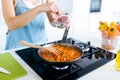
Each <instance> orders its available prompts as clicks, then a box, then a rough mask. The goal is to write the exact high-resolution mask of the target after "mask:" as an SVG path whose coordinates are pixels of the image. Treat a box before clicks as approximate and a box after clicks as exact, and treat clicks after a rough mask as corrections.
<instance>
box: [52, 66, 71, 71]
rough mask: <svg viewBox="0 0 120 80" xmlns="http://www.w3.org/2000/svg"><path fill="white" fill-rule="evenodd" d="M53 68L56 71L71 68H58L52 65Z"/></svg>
mask: <svg viewBox="0 0 120 80" xmlns="http://www.w3.org/2000/svg"><path fill="white" fill-rule="evenodd" d="M52 67H53V68H54V69H56V70H65V69H67V68H68V67H69V66H64V67H56V66H53V65H52Z"/></svg>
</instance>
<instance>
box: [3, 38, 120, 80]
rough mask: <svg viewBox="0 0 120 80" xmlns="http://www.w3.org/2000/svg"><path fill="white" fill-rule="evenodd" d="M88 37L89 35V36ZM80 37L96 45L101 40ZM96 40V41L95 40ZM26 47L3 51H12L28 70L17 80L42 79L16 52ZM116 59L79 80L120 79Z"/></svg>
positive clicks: (98, 44)
mask: <svg viewBox="0 0 120 80" xmlns="http://www.w3.org/2000/svg"><path fill="white" fill-rule="evenodd" d="M87 38H88V37H87ZM87 38H79V37H78V39H80V40H81V41H84V42H87V41H91V43H92V45H93V44H96V45H94V46H100V43H101V42H100V40H96V39H91V40H90V38H88V39H87ZM94 40H96V41H94ZM118 44H120V40H119V42H118ZM119 47H120V45H118V47H117V49H116V50H114V51H113V52H116V51H117V50H118V48H119ZM24 48H26V47H23V48H17V49H12V50H8V51H3V52H1V53H4V52H10V53H11V54H12V56H13V57H14V58H15V59H16V60H17V61H18V63H20V65H21V66H22V67H23V68H24V69H25V70H26V71H27V75H26V76H24V77H22V78H19V79H17V80H42V79H41V78H40V77H39V75H37V74H36V73H35V72H34V71H33V70H32V68H30V67H29V66H28V65H27V64H26V63H25V62H24V61H23V60H22V59H21V58H20V57H19V56H18V55H17V54H16V53H15V51H16V50H20V49H24ZM114 65H115V60H112V61H111V62H109V63H107V64H105V65H103V66H101V67H99V68H97V69H96V70H94V71H92V72H90V73H88V74H86V75H85V76H83V77H81V78H79V79H78V80H118V79H120V72H118V71H116V69H115V67H114Z"/></svg>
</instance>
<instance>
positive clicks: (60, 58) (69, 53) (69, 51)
mask: <svg viewBox="0 0 120 80" xmlns="http://www.w3.org/2000/svg"><path fill="white" fill-rule="evenodd" d="M52 47H54V48H56V49H58V50H60V51H61V52H62V53H51V52H49V51H47V50H42V51H41V53H40V54H39V55H40V56H41V57H42V58H43V59H45V60H48V61H53V62H68V61H72V60H75V59H77V58H79V57H81V56H82V54H81V52H80V51H79V50H77V49H76V48H74V47H70V46H66V45H54V46H52Z"/></svg>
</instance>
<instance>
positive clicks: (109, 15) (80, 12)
mask: <svg viewBox="0 0 120 80" xmlns="http://www.w3.org/2000/svg"><path fill="white" fill-rule="evenodd" d="M56 1H58V2H59V4H60V5H62V8H64V10H65V11H67V12H68V13H69V14H70V16H71V18H72V20H71V26H70V31H69V34H68V37H73V38H76V39H77V38H78V39H81V40H82V41H89V37H90V38H92V39H96V41H97V40H100V38H101V36H100V35H101V33H100V31H99V30H98V26H99V21H100V20H102V21H107V22H110V21H115V22H117V23H120V7H119V4H120V0H56ZM45 25H46V30H47V34H48V39H49V41H54V40H59V39H62V36H63V33H64V29H57V28H54V27H51V25H50V24H49V22H48V20H47V18H46V24H45ZM6 31H7V25H6V24H5V22H4V19H3V15H2V6H1V2H0V51H2V50H4V46H5V42H6V41H5V38H6ZM83 37H84V38H83Z"/></svg>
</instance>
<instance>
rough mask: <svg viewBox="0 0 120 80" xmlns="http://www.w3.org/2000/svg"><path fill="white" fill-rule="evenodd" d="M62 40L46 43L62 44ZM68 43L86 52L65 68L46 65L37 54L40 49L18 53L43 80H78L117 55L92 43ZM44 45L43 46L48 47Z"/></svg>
mask: <svg viewBox="0 0 120 80" xmlns="http://www.w3.org/2000/svg"><path fill="white" fill-rule="evenodd" d="M60 42H61V40H58V41H54V42H50V43H46V44H51V43H60ZM66 43H69V44H72V45H76V46H78V47H79V48H81V49H82V50H83V52H84V55H83V56H82V58H81V59H80V60H79V61H77V62H76V63H73V64H72V65H66V66H64V67H59V68H58V67H55V66H52V65H49V64H47V63H45V62H44V61H43V60H42V59H41V58H40V57H39V56H38V54H37V51H38V49H34V48H26V49H22V50H18V51H16V53H17V54H18V55H19V56H20V57H21V58H22V59H23V60H24V61H25V62H26V63H27V64H28V65H29V66H30V67H31V68H32V69H33V70H34V71H35V72H36V73H37V74H38V75H39V76H40V77H41V78H42V79H43V80H76V79H78V78H80V77H81V76H84V75H85V74H87V73H89V72H91V71H93V70H95V69H96V68H98V67H100V66H102V65H104V64H106V63H107V62H109V61H111V60H113V59H114V58H115V57H116V55H115V54H114V53H112V52H110V51H107V50H104V49H101V48H98V47H93V46H91V45H90V42H88V43H83V42H81V41H79V40H76V39H73V38H68V39H67V40H66ZM46 44H42V45H46Z"/></svg>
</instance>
